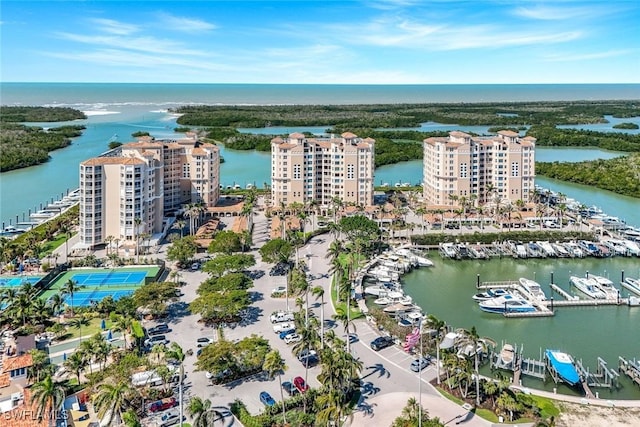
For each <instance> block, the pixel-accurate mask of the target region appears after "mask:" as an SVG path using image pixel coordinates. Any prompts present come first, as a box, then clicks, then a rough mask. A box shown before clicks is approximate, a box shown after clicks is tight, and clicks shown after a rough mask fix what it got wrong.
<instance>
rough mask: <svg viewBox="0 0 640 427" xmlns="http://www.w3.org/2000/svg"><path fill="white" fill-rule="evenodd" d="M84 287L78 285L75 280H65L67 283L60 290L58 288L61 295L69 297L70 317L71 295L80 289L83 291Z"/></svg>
mask: <svg viewBox="0 0 640 427" xmlns="http://www.w3.org/2000/svg"><path fill="white" fill-rule="evenodd" d="M85 287H86V286H84V285H79V284H78V282H76V281H75V280H73V279H69V280H67V283H65V284H64V285H63V286H62V288H60V292H61V293H62V294H63V295H69V296H70V297H71V315H73V294H74V293H76V292H78V291H79V290H80V289H84V288H85Z"/></svg>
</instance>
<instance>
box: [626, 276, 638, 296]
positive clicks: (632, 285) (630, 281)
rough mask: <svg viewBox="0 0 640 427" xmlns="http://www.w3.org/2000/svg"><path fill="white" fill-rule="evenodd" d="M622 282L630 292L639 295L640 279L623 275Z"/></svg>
mask: <svg viewBox="0 0 640 427" xmlns="http://www.w3.org/2000/svg"><path fill="white" fill-rule="evenodd" d="M622 284H623V286H624V287H625V288H627V289H628V290H630V291H631V292H633V293H636V294H638V295H640V280H638V279H634V278H633V277H625V279H624V281H623V282H622Z"/></svg>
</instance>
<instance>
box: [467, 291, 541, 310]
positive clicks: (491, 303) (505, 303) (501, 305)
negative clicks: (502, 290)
mask: <svg viewBox="0 0 640 427" xmlns="http://www.w3.org/2000/svg"><path fill="white" fill-rule="evenodd" d="M478 306H479V307H480V310H482V311H486V312H487V313H500V314H502V313H530V312H534V311H536V308H535V307H534V306H533V305H531V304H530V303H529V302H528V301H527V300H525V299H522V298H518V297H515V296H513V295H511V294H508V295H503V296H501V297H498V298H492V299H489V300H486V301H481V302H480V303H479V304H478Z"/></svg>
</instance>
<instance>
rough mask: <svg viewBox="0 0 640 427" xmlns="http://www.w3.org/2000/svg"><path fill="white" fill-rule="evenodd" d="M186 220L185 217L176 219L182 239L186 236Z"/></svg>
mask: <svg viewBox="0 0 640 427" xmlns="http://www.w3.org/2000/svg"><path fill="white" fill-rule="evenodd" d="M186 224H187V223H186V221H185V220H183V219H179V220H177V221H176V227H178V229H179V230H180V238H181V239H182V238H183V237H184V235H183V234H184V226H185V225H186Z"/></svg>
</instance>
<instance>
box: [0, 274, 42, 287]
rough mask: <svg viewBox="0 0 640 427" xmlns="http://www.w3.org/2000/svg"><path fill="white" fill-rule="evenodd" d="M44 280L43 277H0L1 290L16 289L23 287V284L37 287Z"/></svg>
mask: <svg viewBox="0 0 640 427" xmlns="http://www.w3.org/2000/svg"><path fill="white" fill-rule="evenodd" d="M40 279H42V276H17V277H16V276H10V277H0V288H15V287H18V286H22V284H23V283H25V282H29V283H31V284H32V285H35V284H36V283H38V282H39V281H40Z"/></svg>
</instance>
